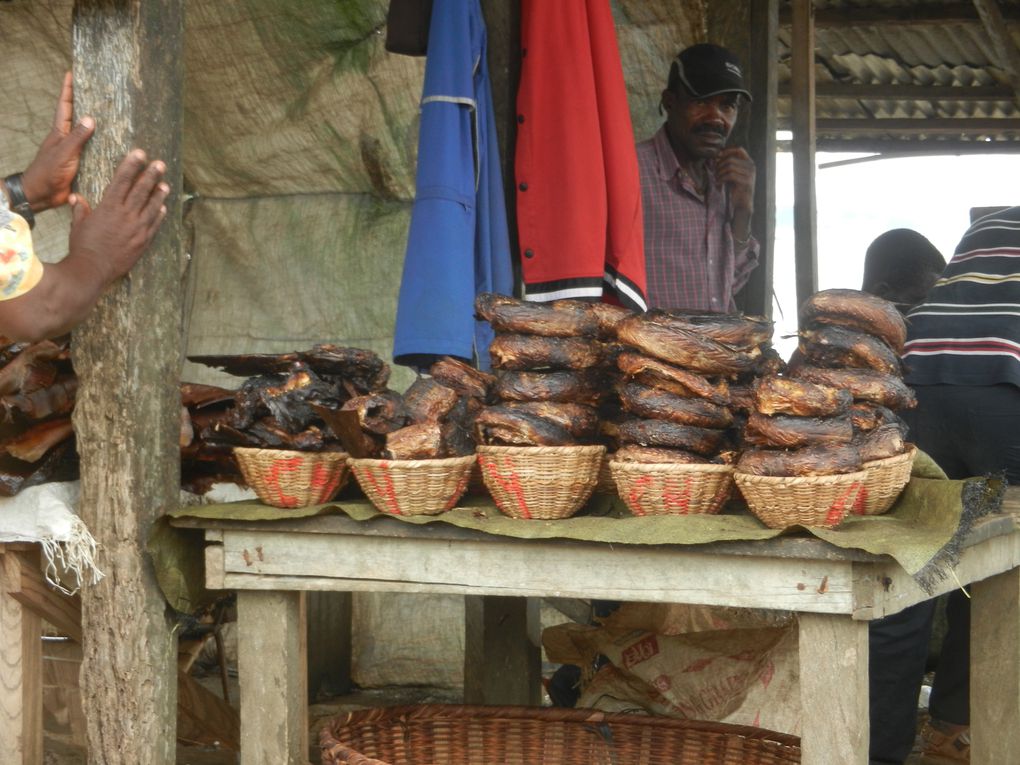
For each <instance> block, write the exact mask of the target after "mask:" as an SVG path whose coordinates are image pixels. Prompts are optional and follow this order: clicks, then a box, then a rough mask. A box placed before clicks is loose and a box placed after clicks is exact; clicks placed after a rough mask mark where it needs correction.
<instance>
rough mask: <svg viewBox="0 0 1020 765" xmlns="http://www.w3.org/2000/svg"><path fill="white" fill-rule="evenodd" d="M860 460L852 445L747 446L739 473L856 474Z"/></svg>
mask: <svg viewBox="0 0 1020 765" xmlns="http://www.w3.org/2000/svg"><path fill="white" fill-rule="evenodd" d="M862 465H863V462H862V460H861V454H860V452H859V451H858V449H857V448H856V447H855V446H854V445H852V444H813V445H811V446H805V447H803V448H801V449H792V450H789V451H788V450H785V449H748V450H746V451H744V452H743V453H742V454H741V455H740V459H739V460H738V461H737V465H736V469H737V471H738V472H740V473H747V474H750V475H761V476H775V477H781V476H790V477H794V476H822V475H841V474H844V473H856V472H857V471H859V470H860V469H861V467H862Z"/></svg>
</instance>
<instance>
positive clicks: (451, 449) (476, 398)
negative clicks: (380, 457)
mask: <svg viewBox="0 0 1020 765" xmlns="http://www.w3.org/2000/svg"><path fill="white" fill-rule="evenodd" d="M494 382H495V378H493V376H492V375H490V374H487V373H485V372H481V371H479V370H477V369H475V368H474V367H471V366H468V365H467V364H465V363H464V362H463V361H459V360H458V359H454V358H451V357H449V356H445V357H443V358H441V359H439V361H437V362H436V363H434V364H433V365H432V366H431V368H430V369H429V374H428V376H421V377H418V378H417V379H416V380H415V381H414V382H413V383H412V384H411V386H410V387H409V388H408V389H407V390H406V391H405V392H404V395H403V396H402V397H401V407H402V410H403V412H404V413H405V414H406V417H407V422H408V424H406V425H405V426H404V427H401V428H399V429H397V430H393V431H390V432H388V434H387V435H386V449H385V452H384V454H385V456H387V457H388V458H390V459H395V460H420V459H442V458H444V457H466V456H467V455H469V454H472V453H474V450H475V440H474V433H473V430H474V423H475V419H476V418H477V417H478V415H479V413H480V412H481V411H482V409H483V408H484V407H485V404H486V402H487V401H488V399H489V395H490V390H491V389H492V386H493V383H494ZM351 403H352V402H348V404H347V405H345V406H348V407H349V406H350V404H351Z"/></svg>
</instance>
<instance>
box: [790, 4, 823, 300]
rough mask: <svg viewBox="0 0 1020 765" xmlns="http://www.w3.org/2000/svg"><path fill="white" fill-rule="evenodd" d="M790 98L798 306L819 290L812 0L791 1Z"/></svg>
mask: <svg viewBox="0 0 1020 765" xmlns="http://www.w3.org/2000/svg"><path fill="white" fill-rule="evenodd" d="M792 5H793V28H792V30H791V36H790V37H791V48H792V52H791V61H790V95H791V97H792V103H791V122H792V124H793V231H794V238H795V241H796V244H795V259H796V264H797V305H798V307H799V306H800V305H801V304H802V303H803V302H804V301H805V300H807V298H808V297H810V296H811V295H812V294H813V293H815V292H817V290H818V220H817V214H816V207H815V27H814V5H813V3H812V2H811V0H792Z"/></svg>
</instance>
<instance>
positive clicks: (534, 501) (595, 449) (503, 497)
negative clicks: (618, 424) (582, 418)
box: [478, 445, 606, 521]
mask: <svg viewBox="0 0 1020 765" xmlns="http://www.w3.org/2000/svg"><path fill="white" fill-rule="evenodd" d="M605 451H606V447H604V446H601V445H594V446H479V447H478V462H479V464H480V465H481V466H482V478H483V479H484V480H485V485H486V487H487V488H488V489H489V493H490V494H491V495H492V498H493V500H495V502H496V507H498V508H499V509H500V511H501V512H502V513H503V514H504V515H509V516H510V517H511V518H528V519H536V520H543V521H549V520H556V519H558V518H569V517H570V516H571V515H573V514H574V513H576V512H577V511H578V510H579V509H580V508H581V506H582V505H584V503H585V502H587V501H588V497H590V496H591V493H592V490H593V489H594V488H595V482H596V481H597V479H598V472H599V464H600V463H601V462H602V455H603V454H605Z"/></svg>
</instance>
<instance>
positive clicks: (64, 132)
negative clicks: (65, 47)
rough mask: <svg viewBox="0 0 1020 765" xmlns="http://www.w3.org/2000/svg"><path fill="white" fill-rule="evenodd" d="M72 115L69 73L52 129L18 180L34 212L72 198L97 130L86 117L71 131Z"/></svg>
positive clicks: (72, 94)
mask: <svg viewBox="0 0 1020 765" xmlns="http://www.w3.org/2000/svg"><path fill="white" fill-rule="evenodd" d="M73 113H74V84H73V78H72V77H71V73H70V72H67V74H65V75H64V83H63V85H62V87H61V89H60V98H59V99H58V100H57V110H56V113H55V114H54V115H53V126H52V128H50V132H49V134H48V135H47V136H46V138H45V139H43V142H42V143H41V144H40V145H39V150H38V151H37V152H36V155H35V159H33V160H32V163H31V164H30V165H29V166H28V167H27V168H25V171H24V173H22V177H21V182H22V186H23V188H24V190H25V196H26V197H28V202H29V204H30V205H31V206H32V210H33V211H34V212H42V211H43V210H48V209H50V208H52V207H59V206H61V205H63V204H65V203H66V202H67V201H68V199H69V197H70V195H71V183H72V181H74V176H75V175H76V174H77V173H78V164H79V161H80V159H81V152H82V148H84V146H85V144H86V143H87V142H88V140H89V138H91V137H92V134H93V133H94V132H95V129H96V122H95V120H93V119H92V118H91V117H88V116H85V117H82V118H81V119H80V120H78V124H76V125H74V127H73V128H72V126H71V118H72V115H73Z"/></svg>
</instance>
